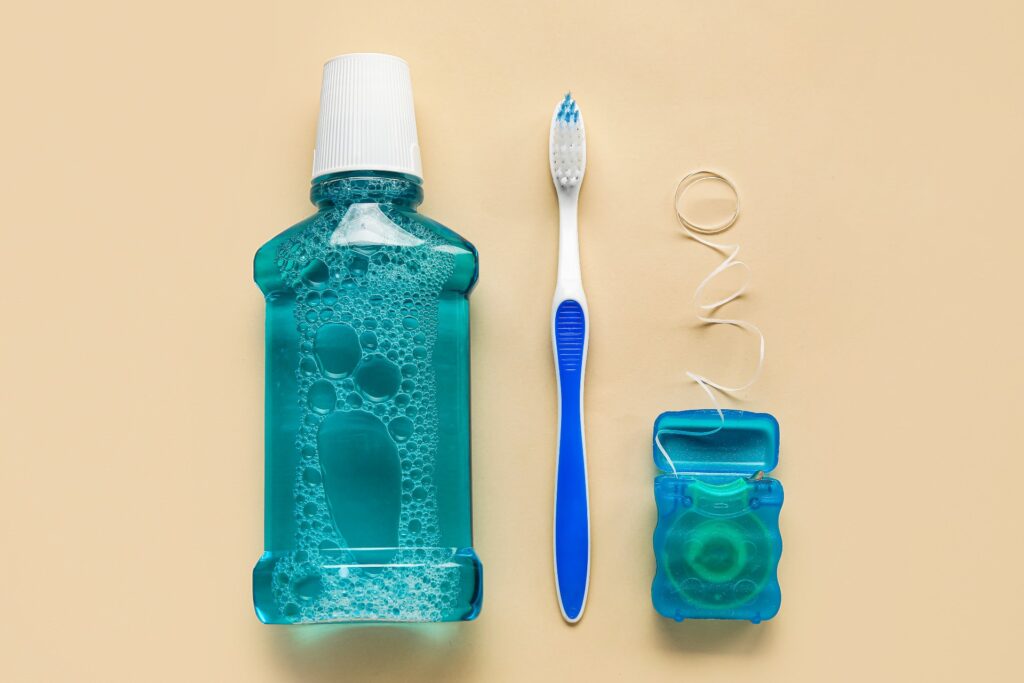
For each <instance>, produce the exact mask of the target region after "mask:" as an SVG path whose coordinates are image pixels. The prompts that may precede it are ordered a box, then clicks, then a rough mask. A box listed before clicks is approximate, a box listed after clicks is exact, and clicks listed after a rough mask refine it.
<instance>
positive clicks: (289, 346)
mask: <svg viewBox="0 0 1024 683" xmlns="http://www.w3.org/2000/svg"><path fill="white" fill-rule="evenodd" d="M339 62H340V64H339ZM402 88H405V89H406V90H408V97H407V102H404V101H403V97H404V93H401V92H399V93H398V96H395V95H394V93H393V92H392V91H394V90H396V89H399V90H401V89H402ZM329 91H334V92H342V93H345V98H342V100H341V101H339V99H338V98H334V97H329ZM353 100H354V101H353ZM396 101H397V102H398V103H399V104H398V105H396V104H395V102H396ZM388 106H391V107H395V106H397V107H398V108H399V109H401V108H402V107H403V106H405V108H407V109H408V111H399V112H397V116H398V119H399V125H400V124H402V123H403V122H404V123H405V124H406V125H408V122H409V121H412V124H411V125H412V132H411V139H412V143H409V142H408V140H409V135H408V131H406V132H405V134H404V137H403V135H402V134H399V135H395V134H394V132H393V129H394V128H395V127H396V123H395V120H394V116H391V115H390V114H389V112H388V111H387V107H388ZM411 107H412V98H411V86H410V85H409V78H408V67H407V66H406V65H405V62H403V61H401V60H398V59H397V58H394V57H389V56H386V55H345V56H343V57H340V58H335V60H332V61H331V62H328V63H327V65H326V66H325V74H324V94H323V95H322V102H321V120H320V127H319V131H318V142H317V163H316V164H315V166H316V168H315V170H314V180H313V187H312V192H311V198H312V201H313V203H314V204H315V205H316V207H317V211H316V213H315V214H314V215H312V216H311V217H309V218H307V219H306V220H304V221H302V222H301V223H299V224H297V225H295V226H294V227H292V228H289V229H288V230H286V231H285V232H283V233H281V234H280V235H278V236H277V237H275V238H274V239H272V240H271V241H270V242H268V243H267V244H265V245H264V246H263V247H261V248H260V250H259V251H258V252H257V254H256V260H255V279H256V282H257V284H258V285H259V287H260V289H261V290H262V291H263V293H264V295H265V297H266V302H267V315H266V326H267V327H266V475H265V476H266V493H265V497H266V499H265V509H266V517H265V552H264V554H263V556H262V557H261V559H260V560H259V562H258V564H257V565H256V569H255V570H254V573H253V597H254V601H255V606H256V612H257V615H258V616H259V618H260V619H261V620H262V621H264V622H266V623H301V622H327V621H452V620H462V619H472V618H474V617H475V616H476V615H477V613H478V612H479V610H480V606H481V601H482V595H483V588H482V585H483V584H482V566H481V564H480V561H479V559H478V558H477V556H476V554H475V552H474V551H473V548H472V523H471V518H472V512H471V499H470V431H469V427H470V418H469V298H468V297H469V293H470V290H471V289H472V288H473V285H474V284H475V283H476V279H477V265H478V258H477V252H476V249H475V248H474V247H473V246H472V245H471V244H470V243H469V242H467V241H466V240H464V239H462V238H461V237H459V236H458V235H456V234H455V233H454V232H452V231H451V230H449V229H447V228H445V227H444V226H442V225H440V224H438V223H436V222H434V221H432V220H430V219H429V218H427V217H425V216H423V215H421V214H420V213H418V212H417V210H416V207H417V206H418V205H419V204H420V202H421V201H422V200H423V190H422V185H421V179H420V173H419V154H418V147H417V146H415V145H416V142H415V136H416V131H415V123H414V120H413V119H412V116H411ZM325 108H328V109H330V110H331V111H328V112H327V113H326V115H325V112H324V109H325ZM353 110H354V111H355V113H354V114H353ZM360 116H362V119H360ZM389 116H391V118H389ZM353 121H355V123H353ZM374 126H376V127H378V128H379V130H377V129H374ZM339 127H345V128H346V130H342V131H340V132H339V131H338V130H332V128H339ZM389 127H390V129H389ZM353 128H355V129H356V131H357V132H358V133H359V134H360V137H359V138H356V137H352V136H350V137H348V138H346V133H347V132H351V130H352V129H353ZM325 129H326V130H325ZM381 131H383V133H382V132H381ZM400 133H401V131H400ZM396 138H397V139H396ZM358 139H362V140H369V141H370V144H368V145H364V146H363V148H362V149H359V150H357V151H355V152H352V151H351V150H347V149H341V150H338V149H332V148H330V145H335V146H339V145H340V146H342V147H344V146H345V145H349V147H352V146H354V145H356V144H357V143H356V142H353V140H358ZM410 144H411V145H412V152H413V154H412V155H407V156H403V155H406V154H407V149H408V148H409V147H410ZM389 145H390V147H389ZM396 150H397V154H398V156H397V157H396V156H395V154H393V152H395V151H396ZM389 155H390V156H389ZM396 158H397V159H399V163H393V162H394V160H395V159H396ZM404 158H407V159H408V162H407V163H406V168H405V169H404V171H405V172H402V171H403V169H401V168H399V167H400V166H401V165H402V164H401V161H402V159H404ZM325 159H326V160H327V161H326V162H325V161H324V160H325ZM339 159H340V160H341V161H340V162H339V161H338V160H339ZM325 164H326V166H327V168H324V166H325ZM353 165H361V166H362V167H360V168H354V169H353V168H349V167H351V166H353ZM382 167H385V168H388V169H395V168H399V170H382ZM336 169H337V170H336Z"/></svg>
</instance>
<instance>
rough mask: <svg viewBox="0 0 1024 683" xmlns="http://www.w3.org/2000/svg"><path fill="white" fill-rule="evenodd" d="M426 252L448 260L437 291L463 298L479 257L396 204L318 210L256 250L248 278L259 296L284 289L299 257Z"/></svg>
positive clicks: (446, 232)
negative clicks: (380, 249)
mask: <svg viewBox="0 0 1024 683" xmlns="http://www.w3.org/2000/svg"><path fill="white" fill-rule="evenodd" d="M373 246H385V247H390V248H393V249H400V250H403V249H413V250H421V249H426V250H431V251H437V252H441V253H442V254H443V255H444V256H445V259H444V260H445V261H453V268H452V270H453V272H452V273H451V275H450V277H449V278H448V279H447V281H446V283H445V285H444V287H443V289H444V290H446V291H460V292H463V293H466V294H468V293H469V292H470V290H472V288H473V287H474V286H475V284H476V280H477V275H478V263H479V255H478V253H477V250H476V247H474V246H473V244H472V243H470V242H469V241H468V240H466V239H465V238H464V237H462V236H461V235H459V234H458V233H456V232H455V231H454V230H452V229H451V228H448V227H447V226H445V225H443V224H442V223H440V222H438V221H436V220H434V219H433V218H430V217H429V216H426V215H424V214H422V213H419V212H417V211H415V210H414V209H412V208H409V207H403V206H399V205H396V204H375V203H364V204H351V205H348V206H342V207H339V206H328V207H321V208H320V210H318V211H317V212H316V213H314V214H312V215H310V216H308V217H306V218H304V219H303V220H301V221H299V222H298V223H296V224H295V225H293V226H291V227H289V228H287V229H286V230H284V231H282V232H280V233H279V234H277V235H276V236H275V237H273V238H272V239H270V240H269V241H268V242H266V243H265V244H264V245H263V246H261V247H260V248H259V249H258V250H257V252H256V256H255V259H254V266H253V271H254V279H255V280H256V283H257V284H258V285H259V287H260V289H261V290H262V291H263V294H264V296H269V295H270V294H271V293H273V292H275V291H278V290H281V289H287V288H288V287H289V286H290V285H289V283H290V282H292V280H293V279H294V278H289V277H288V275H287V274H288V273H292V272H293V271H295V269H296V266H297V265H298V266H301V265H302V264H301V261H302V260H303V258H304V255H308V254H310V253H311V252H316V253H324V254H327V253H345V252H349V251H352V250H355V251H364V250H365V249H366V248H368V247H373Z"/></svg>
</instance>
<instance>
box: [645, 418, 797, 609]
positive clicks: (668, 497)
mask: <svg viewBox="0 0 1024 683" xmlns="http://www.w3.org/2000/svg"><path fill="white" fill-rule="evenodd" d="M653 446H654V461H655V464H656V465H657V466H658V468H659V469H660V470H662V471H663V472H665V473H666V474H664V475H662V476H660V477H658V478H657V479H656V480H655V485H654V496H655V500H656V501H657V504H658V525H657V528H656V529H655V531H654V554H655V559H656V561H657V573H656V574H655V577H654V582H653V584H652V586H651V598H652V600H653V602H654V607H655V609H656V610H657V611H658V612H659V613H660V614H662V615H663V616H665V617H668V618H670V619H675V620H677V621H682V620H683V619H745V620H750V621H753V622H755V623H756V622H760V621H762V620H765V619H771V618H772V617H773V616H774V615H775V614H776V613H777V612H778V610H779V605H780V603H781V599H782V594H781V591H780V589H779V582H778V571H777V570H778V562H779V557H780V556H781V553H782V536H781V534H780V533H779V512H780V510H781V507H782V501H783V491H782V485H781V483H780V482H778V481H777V480H775V479H771V478H769V477H761V476H760V475H759V473H764V472H769V471H771V470H772V469H774V468H775V466H776V465H778V462H779V423H778V421H777V420H776V419H775V417H774V416H772V415H770V414H767V413H752V412H747V411H743V410H723V411H722V414H721V415H719V413H718V411H716V410H684V411H678V412H666V413H662V414H661V415H659V416H658V418H657V420H655V423H654V434H653Z"/></svg>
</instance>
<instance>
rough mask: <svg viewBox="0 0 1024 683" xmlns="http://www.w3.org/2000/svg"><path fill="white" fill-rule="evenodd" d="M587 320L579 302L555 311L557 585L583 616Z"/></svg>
mask: <svg viewBox="0 0 1024 683" xmlns="http://www.w3.org/2000/svg"><path fill="white" fill-rule="evenodd" d="M586 331H587V320H586V316H585V314H584V313H583V308H582V307H581V306H580V304H579V302H578V301H573V300H572V299H568V300H566V301H563V302H562V303H561V304H559V305H558V308H557V309H556V310H555V355H556V357H557V358H558V386H559V393H560V395H561V401H562V403H561V406H560V408H561V411H560V412H561V424H560V425H559V437H558V471H557V473H556V480H555V580H556V581H557V583H558V596H559V600H560V601H561V603H562V612H563V613H564V614H565V617H566V618H567V619H568V620H569V621H576V620H578V619H579V618H580V615H581V613H582V612H583V603H584V601H585V599H586V595H587V581H588V580H589V574H590V572H589V567H590V519H589V513H588V501H587V463H586V457H585V454H584V450H583V395H582V389H583V369H584V368H583V362H584V357H583V354H584V348H585V344H586Z"/></svg>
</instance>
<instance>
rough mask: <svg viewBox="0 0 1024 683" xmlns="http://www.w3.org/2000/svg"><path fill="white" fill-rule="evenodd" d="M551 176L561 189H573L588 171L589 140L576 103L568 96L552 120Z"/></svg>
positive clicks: (556, 108) (558, 107)
mask: <svg viewBox="0 0 1024 683" xmlns="http://www.w3.org/2000/svg"><path fill="white" fill-rule="evenodd" d="M550 150H551V177H552V179H553V180H554V181H555V186H556V187H557V188H558V189H563V188H564V189H566V190H571V189H573V188H578V187H579V185H580V183H581V182H583V173H584V171H586V168H587V138H586V133H585V130H584V127H583V117H582V115H581V114H580V112H579V108H578V107H577V106H576V100H574V99H573V98H572V96H571V95H566V96H565V97H564V98H563V99H562V100H561V101H560V102H559V103H558V105H557V106H556V107H555V114H554V116H553V117H552V119H551V138H550Z"/></svg>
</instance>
